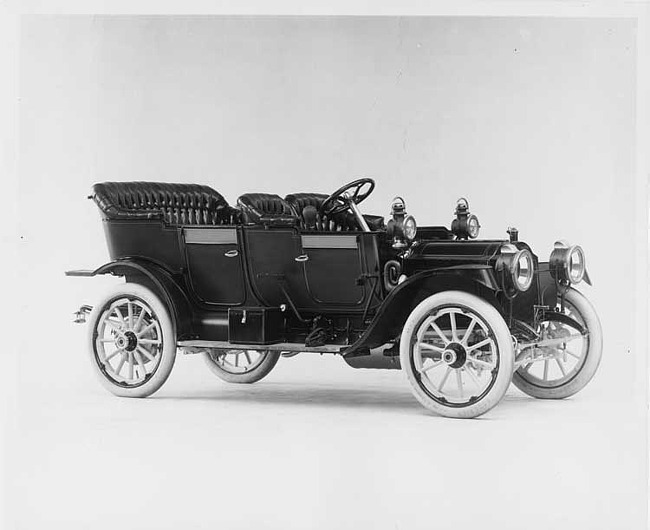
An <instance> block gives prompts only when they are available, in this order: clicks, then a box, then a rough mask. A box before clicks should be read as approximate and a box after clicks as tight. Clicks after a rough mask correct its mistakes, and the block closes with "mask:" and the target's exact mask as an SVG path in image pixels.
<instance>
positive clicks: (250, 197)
mask: <svg viewBox="0 0 650 530" xmlns="http://www.w3.org/2000/svg"><path fill="white" fill-rule="evenodd" d="M237 205H238V206H239V208H240V210H241V215H242V221H243V222H244V224H247V225H262V226H296V225H297V224H298V216H297V215H295V214H294V213H293V210H292V209H291V207H290V206H289V204H288V203H287V202H286V201H285V200H284V199H282V198H281V197H280V196H279V195H275V194H274V193H244V195H241V196H240V197H239V198H238V199H237Z"/></svg>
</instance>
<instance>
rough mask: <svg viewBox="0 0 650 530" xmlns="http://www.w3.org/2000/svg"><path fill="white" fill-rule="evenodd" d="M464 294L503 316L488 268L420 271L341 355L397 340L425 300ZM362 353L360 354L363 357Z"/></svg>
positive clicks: (389, 298) (392, 294) (395, 292)
mask: <svg viewBox="0 0 650 530" xmlns="http://www.w3.org/2000/svg"><path fill="white" fill-rule="evenodd" d="M451 290H453V291H464V292H468V293H471V294H474V295H476V296H478V297H479V298H482V299H484V300H486V301H487V302H488V303H490V304H492V305H493V306H494V307H496V308H497V310H498V311H499V313H502V308H501V305H500V304H499V302H498V299H497V292H498V291H499V286H498V284H497V281H496V279H495V277H494V270H493V269H492V267H490V266H483V265H467V266H457V267H450V268H445V269H437V270H432V271H423V272H420V273H418V274H415V275H413V276H411V277H410V278H408V279H406V280H405V281H403V282H402V283H400V284H399V285H398V286H397V287H396V288H395V289H393V290H392V291H391V292H390V294H389V295H388V296H387V297H386V299H385V300H384V302H383V304H382V305H381V307H380V308H379V310H378V312H377V314H376V315H375V318H374V319H373V321H372V323H371V324H370V326H369V327H368V328H367V329H366V331H365V332H364V333H363V335H361V337H359V339H358V340H357V341H356V342H355V343H354V344H352V345H351V346H350V347H349V348H348V349H347V350H345V352H344V355H345V356H350V357H353V356H355V355H360V354H361V355H363V354H364V353H365V352H366V350H367V349H369V348H375V347H377V346H380V345H382V344H385V343H386V342H390V341H392V340H395V339H396V338H397V337H399V335H400V333H401V332H402V328H403V327H404V323H405V322H406V319H407V318H408V316H409V315H410V314H411V311H413V309H415V307H416V306H417V305H418V304H419V303H420V302H422V300H424V299H425V298H428V297H429V296H431V295H434V294H436V293H440V292H442V291H451ZM362 352H363V353H362Z"/></svg>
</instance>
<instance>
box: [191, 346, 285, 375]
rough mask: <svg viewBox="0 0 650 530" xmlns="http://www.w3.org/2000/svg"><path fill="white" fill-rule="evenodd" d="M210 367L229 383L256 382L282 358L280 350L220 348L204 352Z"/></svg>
mask: <svg viewBox="0 0 650 530" xmlns="http://www.w3.org/2000/svg"><path fill="white" fill-rule="evenodd" d="M203 358H204V359H205V362H206V364H207V365H208V368H210V371H211V372H212V373H213V374H215V375H216V376H217V377H219V378H220V379H223V380H224V381H227V382H229V383H255V382H257V381H259V380H260V379H262V378H263V377H266V376H267V375H268V374H269V372H270V371H271V370H273V367H274V366H275V365H276V363H277V362H278V359H279V358H280V352H279V351H270V350H218V349H212V350H210V351H208V352H205V353H204V354H203Z"/></svg>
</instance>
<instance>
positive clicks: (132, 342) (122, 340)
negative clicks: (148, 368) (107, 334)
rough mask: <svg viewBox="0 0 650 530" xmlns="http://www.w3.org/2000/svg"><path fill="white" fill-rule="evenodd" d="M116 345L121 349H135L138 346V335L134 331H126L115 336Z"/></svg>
mask: <svg viewBox="0 0 650 530" xmlns="http://www.w3.org/2000/svg"><path fill="white" fill-rule="evenodd" d="M115 345H116V346H117V347H118V348H119V349H121V350H126V351H133V350H135V349H136V348H137V347H138V337H136V336H135V333H133V331H126V332H125V333H123V334H120V335H118V336H117V337H116V338H115Z"/></svg>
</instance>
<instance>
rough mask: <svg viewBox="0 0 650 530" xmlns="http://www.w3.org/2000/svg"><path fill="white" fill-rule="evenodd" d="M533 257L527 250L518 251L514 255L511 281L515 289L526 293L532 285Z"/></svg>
mask: <svg viewBox="0 0 650 530" xmlns="http://www.w3.org/2000/svg"><path fill="white" fill-rule="evenodd" d="M533 275H534V265H533V256H532V254H531V253H530V252H529V251H528V250H525V249H524V250H520V251H519V252H517V254H515V257H514V260H513V264H512V280H513V281H514V283H515V285H516V286H517V289H519V290H520V291H527V290H528V288H529V287H530V285H531V284H532V283H533Z"/></svg>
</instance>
